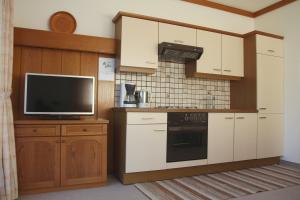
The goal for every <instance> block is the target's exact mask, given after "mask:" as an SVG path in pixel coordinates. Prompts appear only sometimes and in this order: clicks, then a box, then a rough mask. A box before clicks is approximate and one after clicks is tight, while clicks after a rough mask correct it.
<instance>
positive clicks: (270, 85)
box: [257, 54, 284, 113]
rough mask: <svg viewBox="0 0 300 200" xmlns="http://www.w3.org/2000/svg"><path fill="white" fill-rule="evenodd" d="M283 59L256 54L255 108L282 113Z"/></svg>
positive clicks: (260, 110) (264, 111)
mask: <svg viewBox="0 0 300 200" xmlns="http://www.w3.org/2000/svg"><path fill="white" fill-rule="evenodd" d="M283 73H284V72H283V59H282V58H280V57H274V56H267V55H261V54H257V109H258V110H259V112H260V113H283Z"/></svg>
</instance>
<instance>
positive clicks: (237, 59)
mask: <svg viewBox="0 0 300 200" xmlns="http://www.w3.org/2000/svg"><path fill="white" fill-rule="evenodd" d="M243 42H244V41H243V38H241V37H235V36H230V35H224V34H222V74H223V75H228V76H239V77H243V76H244V44H243Z"/></svg>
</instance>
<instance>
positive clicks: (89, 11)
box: [15, 0, 254, 37]
mask: <svg viewBox="0 0 300 200" xmlns="http://www.w3.org/2000/svg"><path fill="white" fill-rule="evenodd" d="M61 10H65V11H69V12H70V13H72V14H73V15H74V17H75V18H76V20H77V30H76V33H78V34H85V35H95V36H102V37H113V36H114V25H113V23H112V21H111V20H112V18H113V17H114V16H115V15H116V14H117V12H118V11H120V10H121V11H127V12H133V13H138V14H143V15H149V16H154V17H160V18H165V19H171V20H176V21H180V22H186V23H191V24H196V25H201V26H207V27H211V28H216V29H221V30H226V31H231V32H236V33H246V32H249V31H252V30H253V29H254V20H253V19H251V18H248V17H242V16H240V15H235V14H231V13H227V12H223V11H219V10H215V9H211V8H208V7H202V6H198V5H195V4H191V3H187V2H183V1H181V0H15V26H18V27H25V28H34V29H42V30H48V20H49V18H50V16H51V15H52V14H53V13H54V12H56V11H61Z"/></svg>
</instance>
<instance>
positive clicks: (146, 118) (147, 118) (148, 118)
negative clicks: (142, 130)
mask: <svg viewBox="0 0 300 200" xmlns="http://www.w3.org/2000/svg"><path fill="white" fill-rule="evenodd" d="M152 119H154V118H153V117H143V118H142V120H152Z"/></svg>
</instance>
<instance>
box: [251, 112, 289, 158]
mask: <svg viewBox="0 0 300 200" xmlns="http://www.w3.org/2000/svg"><path fill="white" fill-rule="evenodd" d="M282 149H283V115H282V114H258V139H257V158H268V157H276V156H281V155H282Z"/></svg>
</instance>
